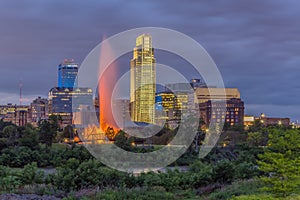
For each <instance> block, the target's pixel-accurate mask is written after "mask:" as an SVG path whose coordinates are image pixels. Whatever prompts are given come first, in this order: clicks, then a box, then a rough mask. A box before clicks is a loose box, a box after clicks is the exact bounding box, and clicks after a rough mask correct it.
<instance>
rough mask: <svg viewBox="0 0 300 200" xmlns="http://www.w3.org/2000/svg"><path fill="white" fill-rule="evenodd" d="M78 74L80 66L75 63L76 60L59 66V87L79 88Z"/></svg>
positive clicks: (66, 61) (64, 62) (67, 61)
mask: <svg viewBox="0 0 300 200" xmlns="http://www.w3.org/2000/svg"><path fill="white" fill-rule="evenodd" d="M77 73H78V64H77V63H74V60H67V59H66V60H64V61H63V62H62V63H61V64H60V65H58V87H62V88H73V87H77V80H76V76H77Z"/></svg>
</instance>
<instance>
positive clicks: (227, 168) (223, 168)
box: [213, 160, 234, 183]
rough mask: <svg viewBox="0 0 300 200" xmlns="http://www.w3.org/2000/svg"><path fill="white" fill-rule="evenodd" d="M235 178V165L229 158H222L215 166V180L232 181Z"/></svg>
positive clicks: (221, 181) (220, 181)
mask: <svg viewBox="0 0 300 200" xmlns="http://www.w3.org/2000/svg"><path fill="white" fill-rule="evenodd" d="M233 178H234V166H233V163H232V162H230V161H229V160H221V161H219V162H217V163H216V164H215V165H214V166H213V180H214V182H218V183H231V182H232V181H233Z"/></svg>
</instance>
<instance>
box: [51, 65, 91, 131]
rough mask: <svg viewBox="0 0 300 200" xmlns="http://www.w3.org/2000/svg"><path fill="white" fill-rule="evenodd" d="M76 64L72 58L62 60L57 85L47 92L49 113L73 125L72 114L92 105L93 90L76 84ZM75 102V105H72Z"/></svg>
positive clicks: (64, 123) (65, 123) (63, 123)
mask: <svg viewBox="0 0 300 200" xmlns="http://www.w3.org/2000/svg"><path fill="white" fill-rule="evenodd" d="M77 74H78V64H77V63H75V62H74V60H64V61H63V63H61V64H60V65H59V66H58V87H53V88H51V89H50V91H49V94H48V102H49V115H60V116H61V117H62V120H63V122H62V125H63V126H65V125H73V124H74V114H76V113H77V112H80V111H81V110H82V109H83V108H85V109H87V107H88V106H90V105H93V102H92V101H93V91H92V89H90V88H79V87H78V85H77V79H76V77H77ZM74 102H76V105H72V104H73V103H74Z"/></svg>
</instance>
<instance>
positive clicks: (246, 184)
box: [209, 179, 261, 200]
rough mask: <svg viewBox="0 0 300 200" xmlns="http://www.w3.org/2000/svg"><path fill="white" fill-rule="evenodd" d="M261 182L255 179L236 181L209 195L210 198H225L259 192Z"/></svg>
mask: <svg viewBox="0 0 300 200" xmlns="http://www.w3.org/2000/svg"><path fill="white" fill-rule="evenodd" d="M260 187H261V183H260V181H259V180H257V179H251V180H245V181H237V182H234V183H233V184H232V185H229V186H226V187H224V188H222V189H220V190H218V191H216V192H213V193H212V194H210V195H209V199H211V200H223V199H224V200H225V199H230V198H232V197H234V196H240V195H250V194H258V193H260Z"/></svg>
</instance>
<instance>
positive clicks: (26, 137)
mask: <svg viewBox="0 0 300 200" xmlns="http://www.w3.org/2000/svg"><path fill="white" fill-rule="evenodd" d="M19 144H20V145H21V146H26V147H29V148H31V149H37V147H38V145H39V135H38V133H37V131H36V130H34V129H32V128H31V127H25V130H23V132H22V137H21V138H20V139H19Z"/></svg>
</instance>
